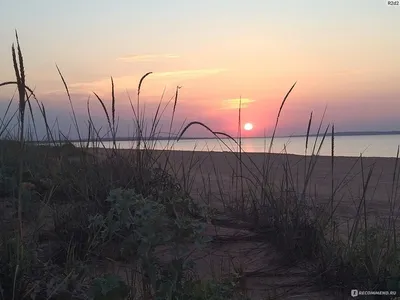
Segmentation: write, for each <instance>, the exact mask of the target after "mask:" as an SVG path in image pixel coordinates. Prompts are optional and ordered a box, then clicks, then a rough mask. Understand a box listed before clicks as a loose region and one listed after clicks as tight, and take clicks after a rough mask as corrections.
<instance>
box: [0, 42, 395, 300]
mask: <svg viewBox="0 0 400 300" xmlns="http://www.w3.org/2000/svg"><path fill="white" fill-rule="evenodd" d="M12 62H13V66H14V71H15V78H16V79H15V80H14V81H7V82H3V83H0V86H7V85H15V86H16V87H17V90H18V95H19V99H18V101H17V103H18V108H17V111H16V113H15V114H14V112H13V111H12V109H11V107H12V103H14V102H15V101H14V100H13V99H12V100H10V105H9V109H7V111H6V112H5V113H4V116H3V117H2V119H1V124H0V125H1V126H0V137H1V141H0V205H1V210H0V211H1V214H2V215H1V218H0V299H5V300H8V299H14V300H18V299H95V300H100V299H104V300H114V299H146V300H150V299H198V300H206V299H209V300H211V299H212V300H218V299H248V297H247V296H246V291H245V289H243V287H242V286H241V284H240V283H241V282H242V281H241V280H242V279H243V277H246V276H249V274H246V273H243V272H236V273H235V274H232V276H228V277H226V278H213V279H210V280H200V278H199V277H198V276H197V274H196V271H195V268H194V262H193V260H192V258H191V253H192V252H193V245H195V248H196V249H201V248H205V247H208V245H209V244H210V243H211V242H212V240H211V239H210V238H209V237H208V236H207V235H205V234H204V232H205V227H206V226H207V224H209V223H210V222H209V221H210V220H211V221H212V222H214V223H216V221H215V220H214V219H216V214H217V213H216V212H215V211H213V210H211V209H209V207H207V206H204V205H200V204H199V203H197V202H195V201H193V199H192V197H191V191H190V185H189V184H185V182H182V181H179V180H178V179H177V176H175V175H174V174H171V173H170V172H169V171H168V168H167V165H168V160H166V162H165V160H163V161H162V162H161V160H160V159H159V157H158V156H157V153H158V152H154V151H152V145H153V143H152V142H149V141H148V140H143V138H142V137H143V135H142V132H143V128H144V127H145V126H146V124H144V116H143V114H141V113H140V107H139V105H137V107H136V105H132V112H133V114H134V116H135V119H136V121H135V122H136V123H137V124H136V125H137V126H136V127H137V132H136V134H135V136H134V138H135V140H137V141H138V148H137V149H132V151H130V152H127V151H121V150H118V149H117V147H116V143H114V145H115V147H114V148H112V149H102V139H101V136H104V135H103V134H104V132H103V133H100V130H99V129H98V128H96V127H95V126H94V124H93V122H92V119H91V116H90V109H89V105H88V122H87V125H88V128H85V130H86V129H87V132H88V136H87V139H85V138H82V136H83V134H82V133H81V132H82V131H83V130H82V128H78V126H77V122H76V119H74V124H73V125H75V129H76V131H77V133H78V134H79V136H81V138H80V141H79V145H78V146H74V145H73V144H71V143H69V142H68V141H67V138H66V137H65V135H63V133H62V132H61V131H60V132H58V136H57V134H55V133H54V131H53V130H52V127H51V125H50V124H48V121H47V116H46V110H45V107H44V105H43V104H42V103H41V102H40V101H39V100H38V99H37V98H36V96H35V94H34V92H33V91H32V90H31V89H30V88H29V86H28V85H27V84H26V78H25V70H24V65H23V56H22V53H21V50H20V45H19V42H18V37H17V44H16V48H15V47H14V45H13V47H12ZM58 71H59V75H60V76H61V81H62V82H63V84H64V86H65V89H66V94H67V97H68V99H69V101H70V103H71V107H72V109H73V105H72V100H71V98H70V94H69V91H68V86H67V83H66V81H65V80H64V78H63V76H62V75H61V72H60V70H58ZM148 75H150V73H148V74H146V75H145V76H143V78H142V79H141V80H140V83H139V87H138V93H137V103H138V104H139V94H140V89H141V85H142V83H143V80H144V79H145V77H146V76H148ZM111 84H112V90H111V97H112V101H111V109H110V110H108V109H107V108H106V105H105V103H104V102H103V100H102V99H101V98H100V97H98V96H97V95H95V96H96V101H98V103H99V104H100V105H101V106H102V107H103V109H104V112H105V118H106V119H107V121H108V124H109V128H108V131H107V134H108V137H111V139H112V140H113V141H114V142H115V141H116V136H117V128H118V124H117V122H116V120H117V118H116V115H115V111H116V110H115V106H116V99H115V97H114V85H113V83H112V80H111ZM293 88H294V85H293V86H292V88H291V89H290V91H289V92H288V94H287V95H286V97H285V98H284V100H283V102H282V105H281V107H280V109H279V113H278V117H277V121H276V125H278V120H279V116H280V114H281V111H282V109H283V106H284V104H285V101H286V99H287V97H288V96H289V94H290V92H291V91H292V89H293ZM177 102H178V89H177V93H176V97H175V98H174V99H172V106H173V107H172V117H171V125H172V123H173V120H174V114H175V110H176V107H177ZM131 104H132V102H131ZM34 109H38V110H39V111H40V113H41V115H42V119H41V120H37V119H36V120H35V119H34V118H33V113H32V111H33V110H34ZM161 111H162V109H161V102H160V105H159V107H158V109H157V111H156V112H155V115H154V122H153V124H150V128H151V130H150V136H152V137H154V136H156V135H157V124H158V120H159V118H160V116H161ZM10 115H11V117H10ZM73 115H74V114H73ZM15 118H17V125H18V126H17V128H16V129H15V128H14V127H12V126H11V124H13V122H14V121H15ZM13 120H14V121H13ZM27 120H29V122H28V121H27ZM35 122H44V123H45V125H46V128H47V133H46V136H45V139H46V141H47V145H34V144H32V143H28V142H29V141H32V140H36V137H37V135H38V134H37V132H35ZM239 122H240V111H239ZM311 123H312V115H311V116H310V120H309V126H308V130H307V132H308V133H309V131H310V126H311ZM27 124H29V126H27ZM191 126H203V127H205V129H206V130H209V131H210V132H212V133H213V134H214V135H215V137H216V138H222V137H225V138H226V137H227V135H225V134H223V133H220V132H215V131H213V130H212V129H210V128H208V127H207V126H206V125H205V124H202V123H199V122H192V123H190V124H188V125H187V126H186V127H185V128H183V130H182V131H181V133H180V135H179V136H178V137H177V138H178V139H179V138H182V137H183V136H184V134H185V132H186V130H187V129H188V128H189V127H191ZM318 132H319V133H320V135H319V137H320V139H319V144H317V142H316V143H315V144H314V145H309V144H308V136H309V135H308V134H307V137H306V142H305V156H306V155H311V156H310V157H309V158H308V159H306V157H305V162H307V163H305V165H304V169H305V171H304V174H302V176H304V177H305V179H306V180H305V182H306V184H305V185H304V187H303V188H302V189H301V190H300V191H299V190H298V187H295V186H294V180H293V178H295V176H296V175H295V174H293V171H292V170H291V169H290V168H289V167H288V166H287V165H282V168H286V169H285V178H282V180H281V182H282V184H281V185H279V186H277V185H276V184H272V179H271V178H272V177H273V174H271V172H270V170H271V168H270V166H271V161H270V159H269V156H268V152H269V151H270V149H269V151H268V149H266V155H265V163H264V165H263V166H254V169H253V171H252V173H251V174H252V178H247V179H246V180H244V178H243V176H241V174H242V171H243V169H244V168H248V166H246V165H244V164H242V159H243V158H244V157H247V154H246V153H244V152H242V151H241V150H240V145H241V140H240V139H238V140H236V141H235V142H236V143H237V145H238V146H239V151H236V150H232V152H234V155H235V156H236V158H237V162H238V165H239V168H237V169H236V170H237V174H236V175H237V176H234V180H235V181H236V184H237V186H238V189H237V190H238V191H241V192H238V193H236V194H231V195H230V196H227V197H225V198H223V197H221V199H220V200H221V202H222V203H223V204H224V207H225V208H226V210H225V211H223V212H218V213H219V214H226V215H229V216H235V217H236V218H237V220H238V221H239V220H240V221H243V222H246V224H249V223H250V224H251V226H250V227H248V229H249V230H250V231H252V232H253V233H255V234H257V236H258V238H259V239H261V240H263V241H264V242H267V243H272V244H273V245H274V246H275V247H276V248H277V249H279V251H280V253H281V254H282V256H283V257H284V259H285V262H286V263H287V264H291V265H299V266H300V265H301V266H303V267H304V268H307V270H308V273H309V281H310V282H311V283H312V284H313V285H314V286H315V287H317V288H319V289H324V290H332V293H333V294H334V295H336V297H338V298H339V299H342V298H343V299H346V298H347V297H348V296H349V295H350V293H349V291H350V289H352V288H357V289H359V290H398V289H399V286H400V270H399V267H400V262H399V258H400V256H399V250H398V249H397V246H398V245H399V244H398V242H397V225H396V218H395V216H394V215H395V211H394V210H395V209H394V207H395V206H394V202H395V200H396V197H397V183H398V168H397V159H396V165H394V166H393V170H391V172H393V182H392V185H393V189H392V195H391V197H390V199H389V201H388V205H389V206H390V207H391V208H392V209H391V212H392V213H391V215H390V216H388V218H386V219H385V221H384V222H383V221H382V222H381V223H379V224H378V223H371V222H370V221H368V220H367V216H366V214H365V213H364V212H365V209H364V208H365V197H361V199H360V201H359V205H358V210H357V214H356V215H355V216H354V220H353V222H352V224H351V228H350V230H349V234H348V236H347V237H343V236H339V234H338V230H337V222H336V218H335V211H336V207H337V202H335V193H336V189H335V184H334V182H333V180H332V199H331V201H330V203H328V204H327V205H325V206H324V207H320V206H318V208H317V206H315V205H313V204H312V203H309V202H308V201H307V199H308V197H307V193H308V186H307V178H309V177H310V176H311V174H312V172H313V170H314V166H315V164H316V162H317V160H318V154H319V149H320V147H321V145H322V143H324V142H328V141H326V140H325V137H326V136H327V134H328V133H330V136H331V137H330V141H331V143H332V160H331V161H332V169H333V168H334V166H335V158H334V136H335V134H334V128H333V126H327V127H326V128H325V129H322V122H321V124H320V126H319V130H318ZM228 138H229V137H228ZM60 139H62V140H64V142H63V143H60V142H55V141H56V140H60ZM89 140H96V141H97V144H98V149H94V148H90V147H89V146H90V142H89ZM221 142H224V141H223V140H222V139H221ZM271 146H272V144H271ZM310 149H312V150H310ZM161 152H162V151H161ZM164 162H165V163H164ZM359 163H360V164H362V163H363V160H362V158H361V157H360V159H359ZM186 172H187V174H189V173H190V166H188V167H187V169H186ZM372 172H373V168H369V169H367V168H366V169H365V172H364V173H363V174H361V175H360V176H363V187H362V189H363V190H364V191H365V190H366V189H367V188H368V186H369V179H370V177H371V174H372ZM188 176H189V175H188ZM327 180H329V179H327ZM217 184H218V183H217ZM220 189H221V193H220V195H223V194H224V193H223V192H222V190H223V187H222V186H221V187H220ZM295 189H296V191H295V192H290V193H289V192H288V191H293V190H295ZM206 220H208V223H207V221H206ZM220 223H224V222H223V221H221V222H220ZM225 225H226V224H225ZM160 248H165V249H167V250H166V251H167V252H168V255H169V256H168V257H169V258H168V259H161V258H160V256H159V255H158V254H157V253H158V250H159V249H160ZM117 266H123V267H117ZM263 267H264V266H260V270H261V271H262V269H263ZM118 268H119V269H118ZM284 297H285V295H284V294H277V293H274V292H269V293H266V294H265V298H266V299H278V298H284ZM298 299H299V298H298ZM302 299H308V298H307V296H304V297H303V298H302ZM369 299H373V296H371V297H370V298H369ZM377 299H378V298H377ZM379 299H384V297H382V296H380V297H379Z"/></svg>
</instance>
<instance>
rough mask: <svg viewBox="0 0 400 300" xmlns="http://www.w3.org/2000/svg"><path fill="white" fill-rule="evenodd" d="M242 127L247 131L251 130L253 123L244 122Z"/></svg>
mask: <svg viewBox="0 0 400 300" xmlns="http://www.w3.org/2000/svg"><path fill="white" fill-rule="evenodd" d="M243 128H244V130H247V131H249V130H252V129H253V124H251V123H246V124H244V127H243Z"/></svg>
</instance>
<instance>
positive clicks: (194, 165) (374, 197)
mask: <svg viewBox="0 0 400 300" xmlns="http://www.w3.org/2000/svg"><path fill="white" fill-rule="evenodd" d="M103 151H104V150H101V152H103ZM119 151H120V152H121V153H125V154H126V155H128V154H130V153H132V150H119ZM152 153H153V155H154V156H155V157H156V158H157V162H158V163H160V165H161V166H162V167H163V164H164V163H165V162H166V160H168V165H169V172H170V173H171V174H173V175H175V176H176V177H177V178H178V180H179V181H180V183H181V184H182V185H185V187H186V188H188V189H189V190H191V196H192V197H193V198H194V199H195V200H197V201H199V202H206V203H207V204H209V205H210V206H211V207H214V208H216V209H219V210H222V209H223V205H222V202H223V201H221V199H222V198H224V199H225V200H226V199H231V200H232V199H234V198H235V197H236V198H237V197H240V195H241V194H240V193H239V192H240V191H238V189H240V186H241V180H240V179H239V177H237V176H238V175H239V174H240V173H241V174H242V178H243V183H244V186H246V184H248V186H250V189H253V190H254V188H256V189H257V188H259V183H257V180H260V179H261V178H262V169H263V165H266V160H267V159H268V156H269V157H270V158H269V159H270V162H269V165H270V168H269V170H270V171H269V174H270V183H273V184H274V185H275V189H276V192H278V191H280V190H281V185H282V181H283V182H286V180H288V182H289V184H288V186H289V189H290V190H292V191H291V192H296V193H297V194H298V195H299V194H301V192H302V191H303V187H304V181H305V177H306V176H305V169H306V168H308V167H309V165H310V163H309V162H310V160H311V156H307V157H304V156H299V155H292V154H263V153H242V158H241V161H242V167H241V168H240V164H238V161H239V160H238V154H237V153H228V152H200V151H198V152H189V151H153V152H152ZM167 158H168V159H167ZM313 159H316V163H315V166H314V169H313V171H312V172H311V176H309V183H308V189H307V191H306V197H307V201H308V202H309V204H310V205H312V206H321V205H324V204H327V203H330V201H331V199H332V196H331V195H332V180H331V178H332V159H331V157H328V156H319V157H314V158H313ZM305 163H306V164H305ZM395 164H396V158H379V157H367V158H362V162H361V159H360V158H357V157H335V158H334V164H333V186H334V198H333V203H334V206H337V209H336V213H335V215H336V217H337V218H339V219H341V220H344V221H346V220H352V219H353V218H354V216H355V214H356V213H357V208H358V206H359V204H360V199H362V197H363V192H364V188H363V186H364V185H365V182H366V181H367V178H368V174H369V172H370V170H371V169H372V173H371V176H370V179H369V183H368V186H367V189H366V192H365V199H366V208H367V213H368V215H370V216H372V217H373V216H380V217H385V216H388V215H389V214H390V205H389V199H390V197H391V195H392V186H393V184H392V182H393V172H394V169H395ZM286 170H289V171H288V172H287V171H286ZM287 173H288V174H291V176H289V177H287V176H285V174H287ZM363 174H364V175H363ZM396 185H398V184H396V183H395V187H396ZM245 189H248V188H245ZM293 190H294V191H293ZM239 194H240V195H239ZM397 198H398V196H396V197H394V199H395V201H394V207H395V213H396V214H397V210H398V205H397V202H398V201H397ZM329 205H330V204H329Z"/></svg>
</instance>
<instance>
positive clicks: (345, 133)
mask: <svg viewBox="0 0 400 300" xmlns="http://www.w3.org/2000/svg"><path fill="white" fill-rule="evenodd" d="M322 134H323V133H320V134H319V135H317V134H316V133H314V134H310V135H309V137H316V136H321V135H322ZM331 135H332V134H331V133H327V134H326V136H331ZM366 135H400V131H343V132H336V133H335V136H337V137H339V136H366ZM306 136H307V135H306V134H299V135H280V136H276V138H293V137H306ZM271 137H272V136H267V137H263V136H252V137H242V139H260V138H261V139H262V138H271ZM237 138H238V137H237ZM212 139H215V137H182V138H180V140H212ZM221 139H227V137H221ZM100 140H101V141H103V142H111V141H113V139H112V138H106V137H104V138H101V139H99V140H97V141H100ZM137 140H138V139H137V138H133V137H116V139H115V141H116V142H122V141H137ZM142 140H146V141H168V140H170V141H173V140H176V138H172V137H159V138H142ZM65 141H69V142H71V143H77V142H80V140H79V139H74V140H56V142H65ZM82 141H83V142H88V140H87V139H84V138H82ZM36 142H37V141H36ZM39 142H48V141H39ZM89 142H96V140H89Z"/></svg>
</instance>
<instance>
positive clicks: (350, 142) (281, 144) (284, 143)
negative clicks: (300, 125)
mask: <svg viewBox="0 0 400 300" xmlns="http://www.w3.org/2000/svg"><path fill="white" fill-rule="evenodd" d="M315 140H316V138H315V137H310V139H309V147H308V148H309V150H308V154H311V151H312V148H313V146H314V142H315ZM320 140H321V138H320V137H319V138H318V139H317V145H316V149H318V147H319V145H320ZM270 141H271V139H270V138H243V139H242V149H243V150H244V151H246V152H249V153H250V152H261V153H262V152H265V151H268V147H269V143H270ZM305 141H306V138H305V137H290V138H287V137H285V138H282V137H279V138H275V140H274V145H273V148H272V152H274V153H285V152H286V153H290V154H300V155H303V154H304V151H305ZM150 143H153V145H154V148H155V149H159V150H161V149H171V150H184V151H193V150H195V151H217V152H221V151H231V150H235V151H236V150H237V149H238V146H237V145H235V143H234V142H233V141H230V140H227V139H226V140H225V139H224V140H222V142H221V141H219V140H216V139H188V140H181V141H179V142H176V141H151V142H150ZM104 145H105V146H106V147H110V148H111V147H112V142H104ZM135 145H136V142H132V141H119V142H117V147H118V148H121V149H130V148H134V147H135ZM398 145H400V135H358V136H336V137H335V156H359V155H360V154H363V156H365V157H395V156H396V153H397V146H398ZM330 153H331V138H330V137H326V139H325V141H324V144H323V145H322V148H321V151H320V154H321V155H330Z"/></svg>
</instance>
